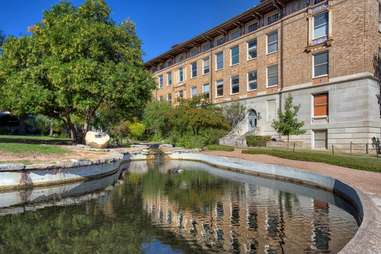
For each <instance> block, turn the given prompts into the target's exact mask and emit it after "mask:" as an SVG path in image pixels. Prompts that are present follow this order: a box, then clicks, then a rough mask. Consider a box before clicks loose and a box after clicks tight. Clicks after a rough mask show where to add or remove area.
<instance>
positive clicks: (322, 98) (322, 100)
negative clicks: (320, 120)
mask: <svg viewBox="0 0 381 254" xmlns="http://www.w3.org/2000/svg"><path fill="white" fill-rule="evenodd" d="M328 113H329V112H328V93H323V94H317V95H314V116H317V117H319V116H328Z"/></svg>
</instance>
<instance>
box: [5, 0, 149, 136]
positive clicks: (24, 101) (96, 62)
mask: <svg viewBox="0 0 381 254" xmlns="http://www.w3.org/2000/svg"><path fill="white" fill-rule="evenodd" d="M30 31H31V33H32V35H31V36H25V37H21V38H14V37H11V38H8V39H7V40H6V42H5V44H4V45H3V50H4V52H3V56H2V57H1V58H0V80H1V79H3V80H4V82H3V85H2V86H1V87H0V95H1V97H2V98H4V100H1V104H2V107H3V108H4V109H7V110H10V111H12V112H13V113H14V114H18V115H23V114H27V113H40V114H43V115H46V116H49V117H52V118H55V119H61V120H62V121H64V122H65V124H66V125H67V128H68V129H70V131H71V133H72V135H73V138H74V139H75V141H76V142H78V143H81V142H83V139H84V135H85V133H86V132H87V130H89V128H90V126H91V125H92V124H94V123H95V121H96V119H98V120H99V119H100V120H99V121H100V122H102V124H103V125H104V126H106V127H107V126H110V125H111V124H112V123H115V122H119V121H120V120H121V119H122V118H123V117H124V118H125V117H132V116H139V114H140V111H141V110H140V109H141V108H143V107H144V105H145V103H146V102H147V101H148V100H149V99H150V98H151V91H152V89H154V87H155V83H154V80H153V79H152V77H151V75H150V74H149V73H148V72H147V71H146V70H145V68H144V64H143V61H142V51H141V45H140V44H141V43H140V41H139V39H138V38H137V36H136V32H135V28H134V25H133V23H132V22H130V21H126V22H123V23H122V24H121V25H115V24H114V22H113V21H112V20H111V18H110V9H109V8H108V7H107V5H106V4H105V2H104V0H87V1H85V3H84V4H83V5H82V6H80V7H78V8H77V7H74V6H73V5H71V4H70V3H68V2H61V3H60V4H58V5H55V6H53V7H52V9H50V10H48V11H46V12H45V13H44V17H43V19H42V21H41V22H39V23H38V24H36V25H35V26H33V27H32V28H31V29H30ZM110 112H112V113H113V115H114V118H113V117H110V114H109V113H110ZM107 116H108V117H107ZM110 119H111V120H113V121H110Z"/></svg>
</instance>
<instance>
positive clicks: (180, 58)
mask: <svg viewBox="0 0 381 254" xmlns="http://www.w3.org/2000/svg"><path fill="white" fill-rule="evenodd" d="M175 60H176V63H179V62H182V61H184V60H185V53H181V54H179V55H177V56H176V58H175Z"/></svg>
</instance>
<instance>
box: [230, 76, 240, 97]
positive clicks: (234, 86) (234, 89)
mask: <svg viewBox="0 0 381 254" xmlns="http://www.w3.org/2000/svg"><path fill="white" fill-rule="evenodd" d="M237 93H239V76H238V75H237V76H233V77H231V94H237Z"/></svg>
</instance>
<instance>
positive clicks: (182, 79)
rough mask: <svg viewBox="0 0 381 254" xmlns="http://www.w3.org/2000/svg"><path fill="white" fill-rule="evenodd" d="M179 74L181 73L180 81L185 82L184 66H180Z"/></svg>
mask: <svg viewBox="0 0 381 254" xmlns="http://www.w3.org/2000/svg"><path fill="white" fill-rule="evenodd" d="M178 74H179V76H178V83H182V82H184V79H185V77H184V67H180V68H179V70H178Z"/></svg>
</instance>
